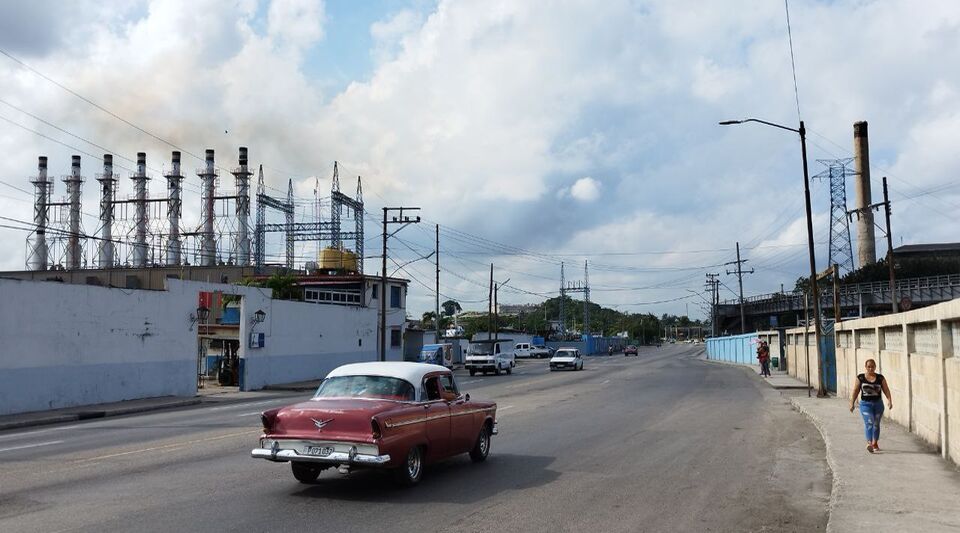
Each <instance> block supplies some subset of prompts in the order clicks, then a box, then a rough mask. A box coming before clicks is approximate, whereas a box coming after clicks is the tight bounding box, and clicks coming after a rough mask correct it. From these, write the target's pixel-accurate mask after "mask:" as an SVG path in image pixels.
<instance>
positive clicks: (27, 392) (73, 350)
mask: <svg viewBox="0 0 960 533" xmlns="http://www.w3.org/2000/svg"><path fill="white" fill-rule="evenodd" d="M217 291H220V292H223V293H224V294H236V295H241V296H243V298H242V300H241V319H240V356H241V361H242V362H241V365H243V366H242V368H243V373H242V376H243V377H242V378H241V380H242V382H243V388H244V389H246V390H253V389H259V388H262V387H264V386H266V385H270V384H277V383H285V382H292V381H303V380H311V379H317V378H322V377H324V376H326V374H327V373H328V372H329V371H330V370H332V369H333V368H335V367H337V366H339V365H341V364H344V363H349V362H358V361H372V360H375V359H376V357H377V355H376V354H377V327H378V326H377V323H378V321H377V317H378V310H377V309H376V308H361V307H351V306H341V305H321V304H313V303H303V302H290V301H282V300H272V299H271V298H270V290H269V289H261V288H257V287H243V286H238V285H227V284H219V283H205V282H195V281H181V280H175V279H169V280H167V290H166V291H148V290H128V289H110V288H104V287H94V286H88V285H69V284H63V283H55V282H46V281H18V280H8V279H0V415H3V414H13V413H22V412H28V411H40V410H48V409H56V408H61V407H73V406H79V405H91V404H97V403H107V402H114V401H121V400H131V399H137V398H150V397H157V396H193V395H194V394H196V391H197V389H196V386H197V385H196V384H197V328H196V326H195V325H194V324H192V323H191V320H190V316H191V314H195V313H196V309H197V304H198V295H199V293H200V292H217ZM257 310H263V311H264V312H265V313H266V320H265V321H264V322H263V323H262V324H256V325H253V324H252V321H251V320H252V317H253V315H254V313H255V312H256V311H257ZM393 311H394V312H393V313H391V312H390V310H388V314H387V327H388V332H389V328H390V327H391V326H400V325H402V323H403V315H404V313H403V309H399V310H393ZM252 330H255V331H257V332H263V333H265V336H266V342H265V346H264V348H260V349H252V348H249V347H248V346H249V344H248V343H249V334H250V333H251V331H252ZM388 335H389V333H388ZM387 340H388V343H387V345H388V351H387V359H388V360H397V361H399V360H401V359H402V348H394V349H390V348H389V337H388V339H387Z"/></svg>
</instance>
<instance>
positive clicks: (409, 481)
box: [394, 446, 423, 487]
mask: <svg viewBox="0 0 960 533" xmlns="http://www.w3.org/2000/svg"><path fill="white" fill-rule="evenodd" d="M394 475H395V477H396V480H397V483H399V484H401V485H403V486H406V487H410V486H413V485H416V484H417V483H419V482H420V479H421V478H422V477H423V448H422V447H420V446H414V447H413V448H410V451H409V452H407V458H406V460H404V462H403V464H402V465H400V468H398V469H396V470H395V471H394Z"/></svg>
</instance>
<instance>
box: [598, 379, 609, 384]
mask: <svg viewBox="0 0 960 533" xmlns="http://www.w3.org/2000/svg"><path fill="white" fill-rule="evenodd" d="M607 383H610V380H609V379H605V380H603V381H602V382H600V384H601V385H606V384H607Z"/></svg>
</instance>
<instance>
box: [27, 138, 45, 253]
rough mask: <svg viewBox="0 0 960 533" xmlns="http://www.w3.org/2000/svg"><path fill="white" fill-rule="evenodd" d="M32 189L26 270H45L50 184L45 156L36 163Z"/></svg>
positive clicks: (31, 181)
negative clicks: (32, 197)
mask: <svg viewBox="0 0 960 533" xmlns="http://www.w3.org/2000/svg"><path fill="white" fill-rule="evenodd" d="M30 183H33V187H34V202H33V224H34V226H36V230H34V232H33V235H31V236H29V237H27V245H28V247H29V248H28V249H29V250H30V255H28V256H27V270H46V269H47V210H48V209H49V206H48V205H47V204H48V203H49V193H50V185H51V183H50V182H48V181H47V156H44V155H42V156H40V158H39V162H38V163H37V177H36V178H34V179H32V180H30Z"/></svg>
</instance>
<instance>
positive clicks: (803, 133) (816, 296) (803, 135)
mask: <svg viewBox="0 0 960 533" xmlns="http://www.w3.org/2000/svg"><path fill="white" fill-rule="evenodd" d="M746 122H759V123H760V124H765V125H767V126H773V127H774V128H780V129H782V130H787V131H792V132H794V133H797V134H799V135H800V153H801V155H802V156H803V194H804V200H805V201H806V206H807V250H808V252H809V255H810V290H811V291H812V292H813V320H814V324H813V331H814V337H816V342H817V346H816V356H817V361H819V362H820V364H818V365H817V381H818V382H819V387H818V389H819V390H818V392H817V396H821V397H822V396H826V383H824V378H823V361H821V360H820V339H821V338H822V336H823V334H822V332H821V331H820V291H819V289H818V288H817V260H816V256H815V254H814V248H813V215H812V214H811V212H810V173H809V170H808V169H807V129H806V128H805V127H804V125H803V121H802V120H801V121H800V129H794V128H791V127H789V126H784V125H782V124H775V123H773V122H767V121H766V120H760V119H758V118H745V119H743V120H724V121H723V122H720V125H721V126H732V125H735V124H744V123H746Z"/></svg>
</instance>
